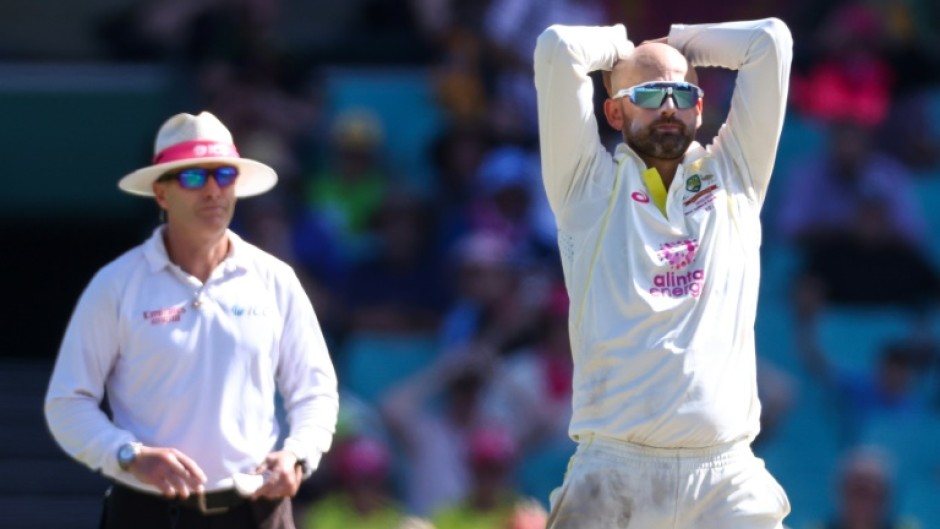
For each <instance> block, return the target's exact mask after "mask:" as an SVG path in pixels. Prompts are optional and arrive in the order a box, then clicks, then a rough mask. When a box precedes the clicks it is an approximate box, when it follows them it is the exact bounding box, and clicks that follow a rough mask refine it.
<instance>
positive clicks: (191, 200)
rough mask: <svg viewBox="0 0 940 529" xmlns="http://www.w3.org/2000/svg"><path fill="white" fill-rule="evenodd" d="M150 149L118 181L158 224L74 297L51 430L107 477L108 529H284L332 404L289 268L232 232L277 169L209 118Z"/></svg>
mask: <svg viewBox="0 0 940 529" xmlns="http://www.w3.org/2000/svg"><path fill="white" fill-rule="evenodd" d="M154 152H155V155H154V159H153V164H152V165H149V166H147V167H144V168H142V169H139V170H137V171H134V172H132V173H130V174H128V175H127V176H125V177H124V178H122V179H121V180H120V182H119V183H118V185H119V187H120V189H122V190H123V191H126V192H128V193H130V194H134V195H140V196H147V197H152V198H153V199H154V200H155V201H156V203H157V205H158V206H159V207H160V209H161V211H162V212H163V214H164V215H163V216H164V217H165V219H166V222H165V223H164V224H162V225H160V226H159V227H157V228H156V229H155V230H154V232H153V235H152V236H151V237H150V238H149V239H148V240H147V241H146V242H144V243H143V244H141V245H140V246H138V247H136V248H133V249H131V250H130V251H128V252H127V253H125V254H124V255H122V256H120V257H118V258H117V259H116V260H114V261H112V262H111V263H109V264H108V265H106V266H105V267H104V268H102V269H101V270H100V271H99V272H98V273H97V274H96V275H95V277H94V278H93V279H92V280H91V283H90V284H89V285H88V287H87V288H86V289H85V291H84V293H83V294H82V296H81V298H80V299H79V301H78V304H77V306H76V308H75V310H74V312H73V314H72V318H71V320H70V321H69V324H68V328H67V329H66V332H65V337H64V338H63V340H62V345H61V347H60V349H59V354H58V357H57V359H56V363H55V367H54V369H53V372H52V378H51V380H50V383H49V388H48V392H47V394H46V399H45V415H46V420H47V422H48V424H49V428H50V430H51V432H52V435H53V437H54V438H55V439H56V441H57V442H58V443H59V445H61V447H62V448H63V449H64V450H65V451H66V452H67V453H68V454H69V455H71V456H72V457H74V458H75V459H77V460H78V461H80V462H81V463H83V464H85V465H87V466H88V467H89V468H91V469H93V470H95V471H100V472H102V473H103V474H105V475H106V476H107V477H108V478H110V479H111V480H112V482H113V486H112V487H111V488H110V489H109V491H108V493H107V494H106V495H105V500H104V513H103V515H102V518H101V527H103V528H105V529H108V528H123V527H135V528H141V529H148V528H161V529H164V528H166V527H207V526H208V524H212V525H215V526H224V527H228V528H232V529H238V528H246V529H247V528H261V527H264V528H274V529H292V528H293V527H294V522H293V517H292V512H291V501H290V498H291V497H292V496H294V495H295V494H296V493H297V490H298V488H299V486H300V483H301V480H302V479H304V478H305V477H309V476H310V474H311V473H312V472H313V470H314V469H315V468H316V467H317V465H318V463H319V461H320V458H321V455H322V454H323V453H324V452H326V451H327V450H328V449H329V447H330V444H331V442H332V436H333V431H334V428H335V424H336V417H337V409H338V397H337V383H336V376H335V372H334V369H333V365H332V363H331V360H330V356H329V353H328V352H327V348H326V344H325V341H324V339H323V335H322V333H321V332H320V328H319V325H318V323H317V317H316V314H315V313H314V309H313V306H312V305H311V303H310V301H309V299H308V298H307V295H306V294H305V292H304V290H303V287H302V286H301V284H300V281H299V280H298V279H297V276H296V275H295V274H294V271H293V270H292V269H291V268H290V267H289V266H288V265H287V264H285V263H284V262H282V261H280V260H279V259H277V258H275V257H273V256H272V255H270V254H268V253H265V252H264V251H262V250H260V249H259V248H257V247H255V246H253V245H251V244H249V243H248V242H246V241H244V240H242V239H241V238H240V237H239V236H238V235H236V234H235V233H234V232H232V231H231V230H230V229H229V223H230V222H231V219H232V215H233V213H234V209H235V203H236V200H237V199H238V198H242V197H250V196H254V195H258V194H261V193H264V192H266V191H268V190H269V189H271V188H272V187H273V186H274V185H275V183H276V182H277V174H276V173H275V172H274V170H272V169H271V168H270V167H268V166H267V165H265V164H262V163H260V162H257V161H255V160H250V159H246V158H242V157H240V156H239V154H238V150H237V149H236V147H235V145H234V142H233V139H232V136H231V133H230V132H229V131H228V129H227V128H226V127H225V125H223V124H222V123H221V122H220V121H219V120H218V119H217V118H216V117H215V116H213V115H212V114H210V113H207V112H203V113H201V114H199V115H195V116H194V115H191V114H177V115H175V116H173V117H171V118H170V119H168V120H167V121H166V122H165V123H164V124H163V125H162V126H161V127H160V130H159V131H158V132H157V137H156V143H155V149H154ZM276 395H280V396H281V397H282V400H283V405H284V408H285V411H286V415H287V422H288V424H289V429H288V431H287V432H286V435H285V436H284V440H283V442H281V441H279V438H280V437H281V432H280V426H279V422H278V420H277V417H276V413H275V396H276ZM105 396H107V401H108V404H109V406H110V412H111V413H110V414H106V413H105V411H103V409H102V402H103V401H104V399H105Z"/></svg>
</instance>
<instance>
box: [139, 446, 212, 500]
mask: <svg viewBox="0 0 940 529" xmlns="http://www.w3.org/2000/svg"><path fill="white" fill-rule="evenodd" d="M129 470H130V472H131V473H132V474H134V476H135V477H137V479H139V480H141V481H142V482H144V483H149V484H151V485H154V486H155V487H157V488H159V489H160V492H161V493H163V495H164V496H167V497H170V498H173V497H177V496H179V497H182V498H187V497H189V495H190V494H194V493H199V492H202V490H203V485H204V484H205V482H206V475H205V473H204V472H203V471H202V469H201V468H199V465H197V464H196V462H195V461H193V460H192V459H190V458H189V457H188V456H186V455H185V454H183V453H182V452H180V451H179V450H176V449H174V448H154V447H143V448H141V452H140V454H139V455H138V456H137V459H136V460H134V463H133V464H132V465H131V467H130V468H129Z"/></svg>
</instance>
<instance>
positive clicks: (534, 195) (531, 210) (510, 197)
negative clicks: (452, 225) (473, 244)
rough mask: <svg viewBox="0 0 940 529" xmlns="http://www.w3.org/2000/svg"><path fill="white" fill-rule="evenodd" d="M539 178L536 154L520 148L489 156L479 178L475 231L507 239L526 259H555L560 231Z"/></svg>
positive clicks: (483, 161)
mask: <svg viewBox="0 0 940 529" xmlns="http://www.w3.org/2000/svg"><path fill="white" fill-rule="evenodd" d="M539 176H540V166H539V160H538V156H537V155H536V154H535V153H531V152H529V151H526V150H524V149H522V148H519V147H500V148H497V149H494V150H492V151H490V152H489V153H487V155H486V157H485V158H484V159H483V160H482V162H481V164H480V168H479V170H478V171H477V175H476V178H477V187H478V193H477V200H476V202H475V204H474V206H473V208H472V211H471V213H470V215H471V222H470V224H471V227H472V229H473V230H474V231H478V232H487V233H495V234H497V235H499V236H501V237H503V238H504V239H506V240H507V241H509V242H510V244H512V245H513V246H514V247H516V248H517V249H518V252H519V253H521V254H522V255H525V256H526V257H545V256H549V255H550V256H554V255H555V253H556V250H555V244H556V236H557V228H556V225H555V219H554V217H553V216H552V213H551V209H550V208H549V206H548V199H547V198H546V195H545V191H544V190H543V188H542V183H541V180H540V178H539Z"/></svg>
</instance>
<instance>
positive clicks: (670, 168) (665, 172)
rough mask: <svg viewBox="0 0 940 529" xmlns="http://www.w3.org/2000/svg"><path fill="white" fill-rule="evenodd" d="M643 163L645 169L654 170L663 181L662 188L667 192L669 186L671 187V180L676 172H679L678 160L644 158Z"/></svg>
mask: <svg viewBox="0 0 940 529" xmlns="http://www.w3.org/2000/svg"><path fill="white" fill-rule="evenodd" d="M643 161H644V162H646V167H655V168H656V171H657V172H658V173H659V176H660V177H661V178H662V179H663V187H664V188H666V190H667V191H668V190H669V186H671V185H672V179H673V178H675V176H676V171H678V170H679V163H680V160H663V159H661V158H651V157H647V156H644V157H643Z"/></svg>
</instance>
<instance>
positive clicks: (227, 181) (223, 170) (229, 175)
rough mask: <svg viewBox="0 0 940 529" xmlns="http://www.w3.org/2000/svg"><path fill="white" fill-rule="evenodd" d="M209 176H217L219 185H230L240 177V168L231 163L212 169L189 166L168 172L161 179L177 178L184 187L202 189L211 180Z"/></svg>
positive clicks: (216, 180)
mask: <svg viewBox="0 0 940 529" xmlns="http://www.w3.org/2000/svg"><path fill="white" fill-rule="evenodd" d="M209 176H212V178H215V183H217V184H219V187H228V186H230V185H232V184H234V183H235V179H236V178H238V168H237V167H233V166H231V165H223V166H221V167H215V168H212V169H206V168H205V167H187V168H185V169H180V170H179V171H175V172H172V173H168V174H166V175H164V176H163V177H162V178H161V179H160V180H163V181H166V180H171V179H172V180H176V181H177V182H179V183H180V187H182V188H183V189H202V188H203V187H205V185H206V183H207V182H208V181H209Z"/></svg>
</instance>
